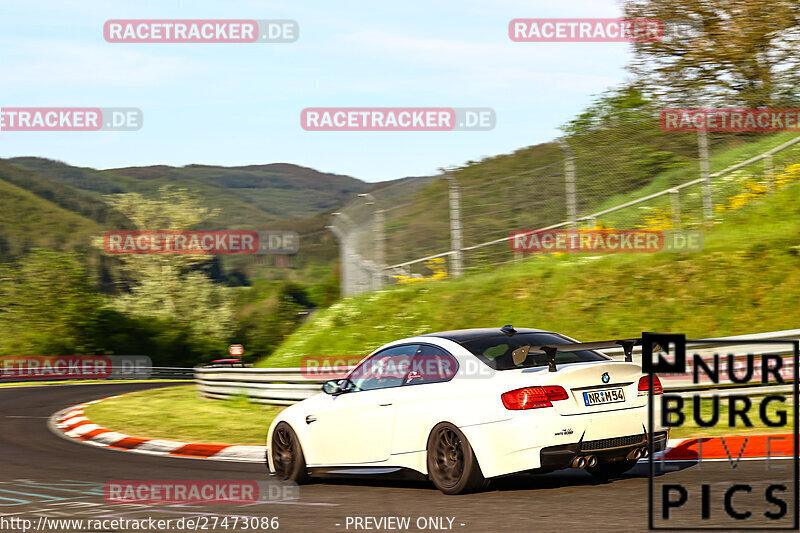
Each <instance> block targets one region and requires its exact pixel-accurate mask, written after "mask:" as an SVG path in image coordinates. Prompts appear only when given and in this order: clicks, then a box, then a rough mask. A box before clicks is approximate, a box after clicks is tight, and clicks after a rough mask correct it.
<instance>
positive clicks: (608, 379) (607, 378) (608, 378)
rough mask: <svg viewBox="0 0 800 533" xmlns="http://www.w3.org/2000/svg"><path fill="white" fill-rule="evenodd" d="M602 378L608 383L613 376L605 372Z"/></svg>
mask: <svg viewBox="0 0 800 533" xmlns="http://www.w3.org/2000/svg"><path fill="white" fill-rule="evenodd" d="M600 379H602V380H603V383H608V382H609V381H611V377H610V376H609V375H608V372H603V375H602V376H600Z"/></svg>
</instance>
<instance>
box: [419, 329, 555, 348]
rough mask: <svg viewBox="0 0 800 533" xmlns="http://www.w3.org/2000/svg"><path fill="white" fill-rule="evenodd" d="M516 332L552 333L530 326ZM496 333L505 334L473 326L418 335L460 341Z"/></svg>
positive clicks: (498, 330)
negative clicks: (471, 327) (473, 327)
mask: <svg viewBox="0 0 800 533" xmlns="http://www.w3.org/2000/svg"><path fill="white" fill-rule="evenodd" d="M514 330H515V331H516V334H519V333H553V332H552V331H548V330H545V329H532V328H514ZM496 335H505V333H504V332H503V331H502V330H501V329H500V328H475V329H456V330H452V331H440V332H438V333H426V334H425V335H419V336H420V337H438V338H440V339H448V340H451V341H453V342H457V343H459V344H460V343H462V342H468V341H472V340H475V339H482V338H485V337H494V336H496Z"/></svg>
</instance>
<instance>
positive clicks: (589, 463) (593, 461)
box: [586, 455, 597, 468]
mask: <svg viewBox="0 0 800 533" xmlns="http://www.w3.org/2000/svg"><path fill="white" fill-rule="evenodd" d="M595 466H597V456H596V455H587V456H586V467H587V468H594V467H595Z"/></svg>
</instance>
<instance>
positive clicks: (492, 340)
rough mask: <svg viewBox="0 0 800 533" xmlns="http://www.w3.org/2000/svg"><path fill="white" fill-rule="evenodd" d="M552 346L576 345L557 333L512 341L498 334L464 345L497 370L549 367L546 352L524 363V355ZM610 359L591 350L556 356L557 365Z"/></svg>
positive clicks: (528, 357) (531, 355) (522, 336)
mask: <svg viewBox="0 0 800 533" xmlns="http://www.w3.org/2000/svg"><path fill="white" fill-rule="evenodd" d="M548 344H574V342H573V341H571V340H569V339H567V338H565V337H562V336H561V335H557V334H555V333H519V334H517V335H514V336H512V337H509V336H508V335H503V334H498V335H492V336H490V337H481V338H479V339H473V340H469V341H463V342H461V345H462V346H464V348H466V349H467V350H469V351H470V352H471V353H472V354H474V355H475V356H476V357H477V358H478V359H480V360H481V361H483V362H484V363H485V364H487V365H488V366H490V367H491V368H493V369H495V370H511V369H514V368H533V367H537V366H547V364H548V361H547V355H546V354H545V353H544V352H542V351H533V350H531V351H529V352H528V353H527V355H526V356H524V359H522V356H521V355H520V354H521V353H524V352H525V347H531V346H533V347H536V346H546V345H548ZM514 352H517V361H516V362H515V361H514V359H515V358H514ZM609 359H611V358H610V357H608V356H606V355H603V354H601V353H599V352H593V351H590V350H581V351H578V352H556V364H566V363H583V362H588V361H607V360H609Z"/></svg>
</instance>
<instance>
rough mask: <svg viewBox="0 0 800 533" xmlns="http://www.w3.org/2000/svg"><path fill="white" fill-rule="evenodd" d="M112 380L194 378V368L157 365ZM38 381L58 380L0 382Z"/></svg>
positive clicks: (114, 377) (6, 380) (38, 379)
mask: <svg viewBox="0 0 800 533" xmlns="http://www.w3.org/2000/svg"><path fill="white" fill-rule="evenodd" d="M116 369H119V367H111V371H112V374H113V373H114V370H116ZM121 370H124V371H129V369H128V368H122V369H121ZM64 379H65V381H74V379H70V378H64ZM107 379H112V380H125V379H133V380H139V379H186V380H189V379H194V368H183V367H177V366H157V367H153V368H151V369H149V372H148V375H142V374H141V371H132V372H131V375H130V376H128V377H126V376H125V375H113V376H112V377H110V378H107ZM37 381H58V379H57V378H53V379H41V378H36V379H34V378H29V377H15V378H2V379H0V383H20V382H31V383H36V382H37Z"/></svg>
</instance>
